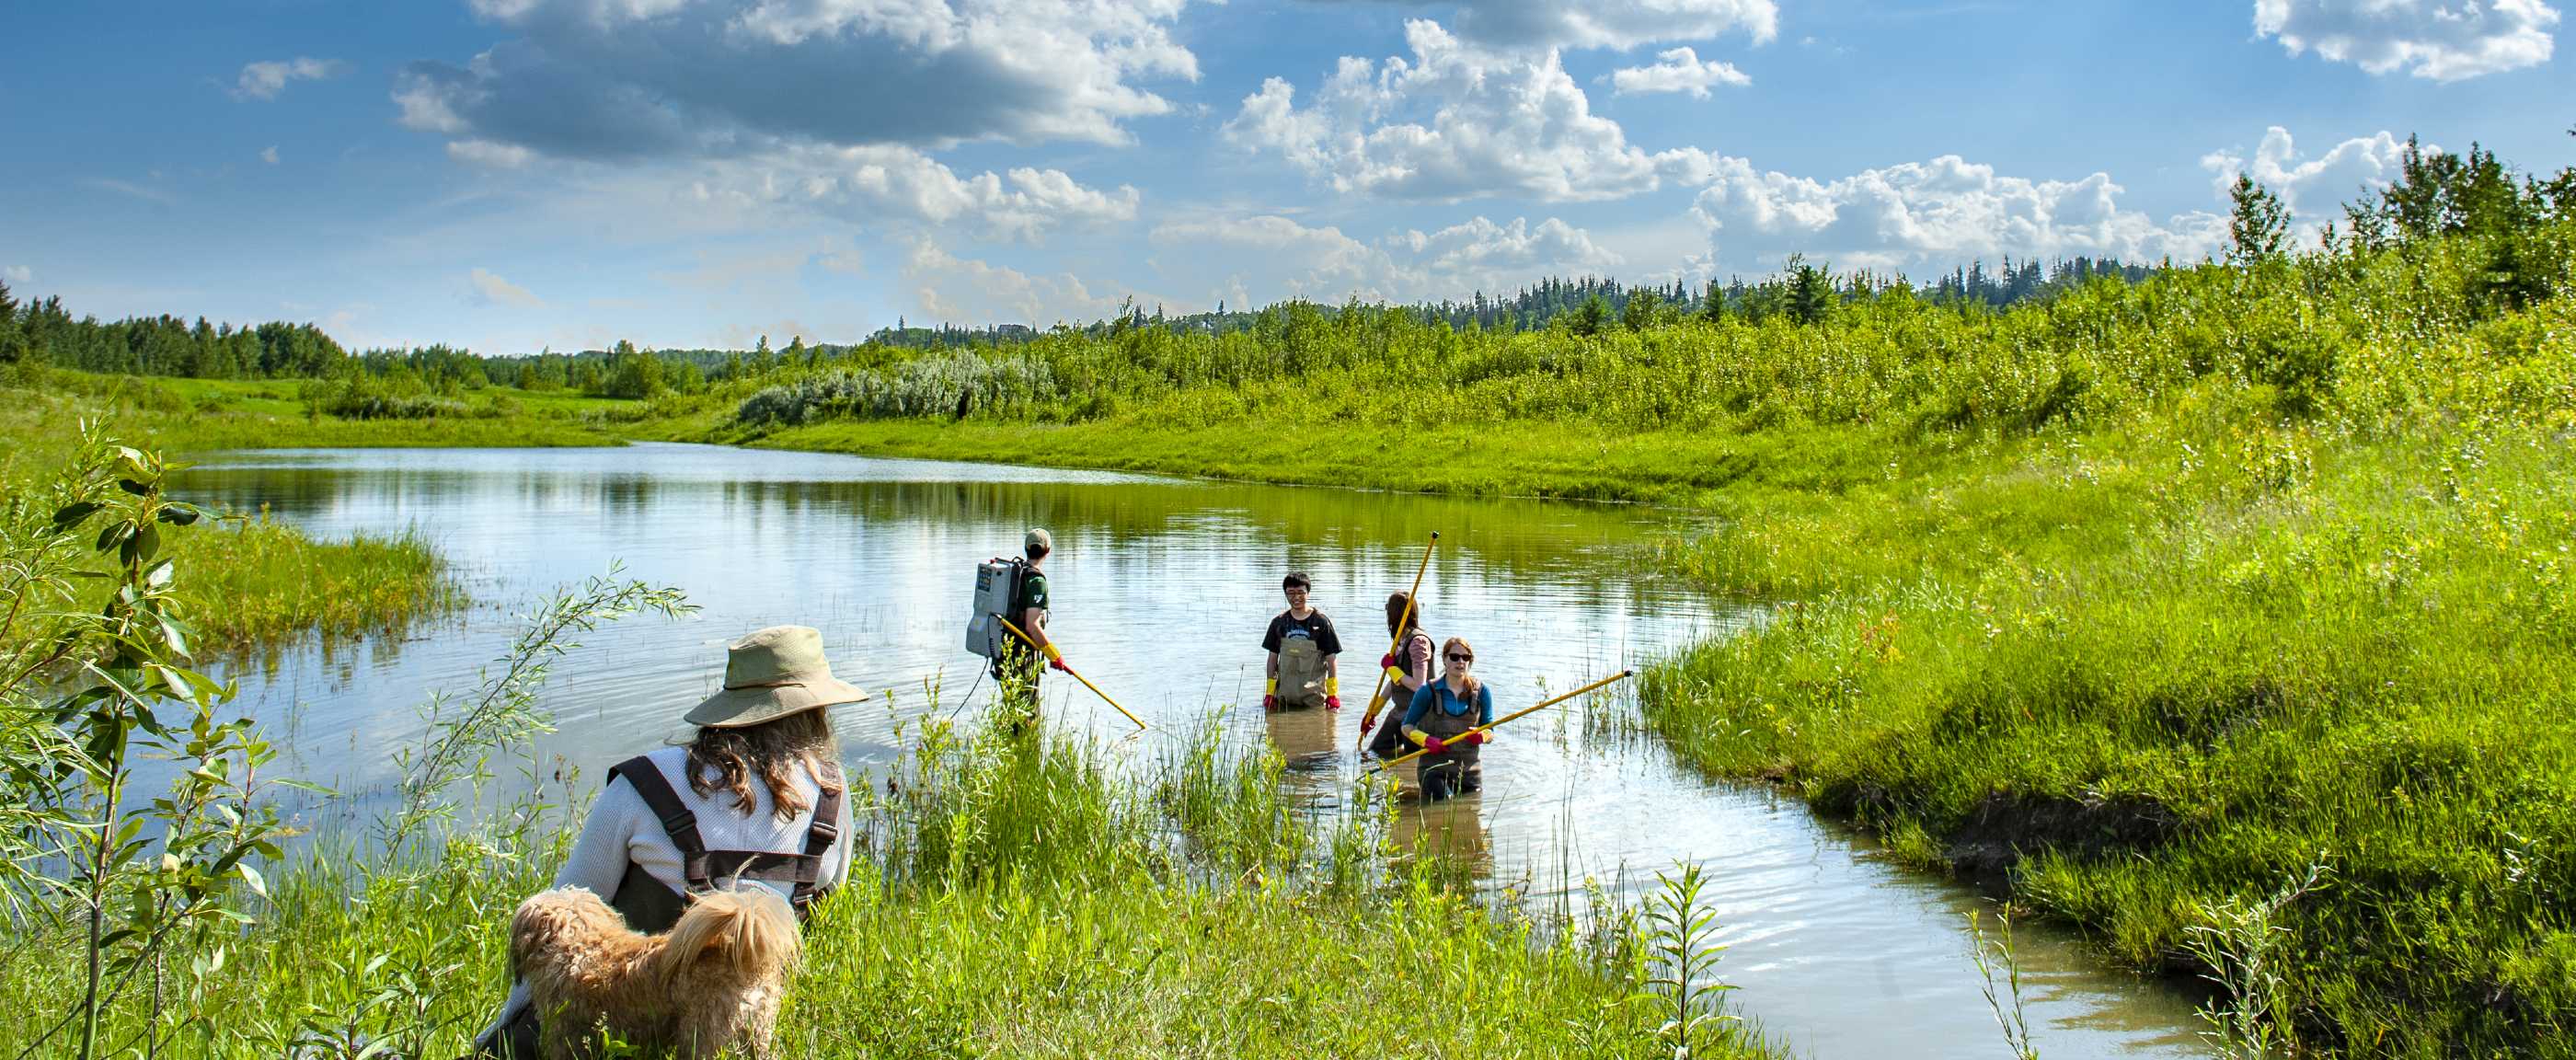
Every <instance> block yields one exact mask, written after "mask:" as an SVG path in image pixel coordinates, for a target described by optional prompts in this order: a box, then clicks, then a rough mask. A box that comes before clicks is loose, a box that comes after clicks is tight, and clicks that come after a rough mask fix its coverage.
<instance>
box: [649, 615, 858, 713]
mask: <svg viewBox="0 0 2576 1060" xmlns="http://www.w3.org/2000/svg"><path fill="white" fill-rule="evenodd" d="M867 698H868V694H867V692H866V691H864V690H862V689H861V688H859V686H857V685H854V684H851V683H849V682H847V681H843V680H841V679H839V678H837V677H834V676H832V664H831V663H830V662H828V661H826V660H825V659H824V658H823V634H822V633H821V632H820V631H817V630H815V629H814V628H813V627H811V626H771V627H769V628H768V629H764V630H761V631H759V632H757V633H754V634H752V635H750V636H748V637H744V638H742V639H741V640H738V641H735V642H733V643H732V644H728V645H726V646H725V683H724V691H721V692H718V693H716V694H714V695H712V696H708V697H707V698H706V701H705V702H702V703H699V704H698V705H697V706H696V707H695V708H693V709H691V710H690V711H689V716H688V718H687V719H686V720H687V721H688V723H689V724H691V725H698V726H703V727H706V728H710V729H739V728H743V727H746V726H751V725H758V724H761V723H762V722H768V721H776V720H778V719H780V718H784V717H786V716H788V715H790V714H801V713H804V712H806V711H809V710H819V709H821V708H824V707H830V706H838V705H840V704H843V703H857V702H860V701H863V700H865V699H867Z"/></svg>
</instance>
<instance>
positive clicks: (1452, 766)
mask: <svg viewBox="0 0 2576 1060" xmlns="http://www.w3.org/2000/svg"><path fill="white" fill-rule="evenodd" d="M1432 696H1433V701H1432V704H1431V709H1429V710H1426V711H1423V712H1422V724H1421V726H1420V727H1421V729H1422V731H1423V733H1424V734H1426V735H1430V736H1437V737H1439V738H1441V739H1442V740H1455V739H1457V738H1458V737H1460V736H1464V735H1466V733H1467V730H1469V729H1472V728H1475V727H1476V708H1475V704H1473V703H1469V704H1468V705H1467V709H1465V710H1462V711H1459V712H1458V713H1456V714H1454V715H1453V714H1451V713H1449V711H1448V710H1447V709H1446V706H1447V704H1446V703H1445V702H1443V701H1445V700H1449V694H1448V692H1447V690H1446V689H1442V690H1440V691H1435V692H1433V693H1432ZM1482 750H1484V746H1483V745H1481V744H1472V743H1470V744H1457V745H1454V746H1450V747H1446V748H1443V749H1442V750H1441V752H1440V753H1439V754H1436V755H1424V756H1422V757H1421V758H1420V759H1419V760H1418V761H1419V762H1420V763H1421V771H1420V772H1419V773H1418V774H1416V775H1417V776H1419V777H1420V778H1421V780H1422V797H1423V798H1425V799H1432V800H1439V799H1445V798H1448V797H1449V796H1452V795H1465V794H1469V793H1471V792H1474V791H1475V790H1476V789H1478V788H1481V787H1483V786H1484V781H1485V776H1484V773H1483V771H1482V770H1481V769H1480V768H1479V767H1478V765H1477V762H1476V760H1477V752H1479V751H1482Z"/></svg>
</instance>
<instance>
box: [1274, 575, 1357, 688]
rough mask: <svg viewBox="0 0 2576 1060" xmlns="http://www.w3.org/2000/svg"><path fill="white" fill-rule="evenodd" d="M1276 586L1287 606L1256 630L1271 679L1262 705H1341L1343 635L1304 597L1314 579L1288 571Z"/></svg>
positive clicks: (1331, 621) (1311, 586)
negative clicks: (1262, 630)
mask: <svg viewBox="0 0 2576 1060" xmlns="http://www.w3.org/2000/svg"><path fill="white" fill-rule="evenodd" d="M1279 589H1280V592H1282V593H1284V594H1286V595H1287V597H1288V609H1287V610H1285V611H1282V612H1280V613H1279V614H1278V616H1277V617H1274V618H1272V619H1271V620H1270V630H1269V632H1267V633H1264V634H1262V636H1261V648H1262V650H1264V651H1267V652H1269V653H1270V663H1269V667H1268V673H1269V679H1270V680H1269V684H1268V686H1267V688H1266V689H1265V690H1264V691H1263V693H1262V696H1261V708H1262V709H1263V710H1293V709H1300V708H1305V707H1315V706H1320V707H1323V708H1324V709H1326V710H1340V709H1342V689H1341V676H1340V673H1339V670H1338V665H1337V663H1336V662H1335V657H1336V656H1339V655H1340V654H1341V653H1342V638H1341V637H1340V636H1339V635H1337V634H1335V633H1334V632H1333V620H1332V619H1330V618H1326V617H1324V613H1323V612H1321V611H1318V610H1316V609H1315V608H1314V607H1313V606H1312V605H1310V604H1308V603H1307V602H1306V597H1307V594H1308V593H1310V592H1312V591H1313V589H1314V582H1313V581H1312V580H1310V579H1308V578H1307V577H1306V576H1305V575H1304V574H1302V573H1297V572H1293V571H1292V572H1290V573H1289V575H1288V577H1286V578H1284V579H1282V580H1281V581H1280V583H1279Z"/></svg>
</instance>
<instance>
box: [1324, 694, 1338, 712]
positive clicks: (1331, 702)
mask: <svg viewBox="0 0 2576 1060" xmlns="http://www.w3.org/2000/svg"><path fill="white" fill-rule="evenodd" d="M1324 709H1325V710H1340V709H1342V697H1340V696H1325V697H1324Z"/></svg>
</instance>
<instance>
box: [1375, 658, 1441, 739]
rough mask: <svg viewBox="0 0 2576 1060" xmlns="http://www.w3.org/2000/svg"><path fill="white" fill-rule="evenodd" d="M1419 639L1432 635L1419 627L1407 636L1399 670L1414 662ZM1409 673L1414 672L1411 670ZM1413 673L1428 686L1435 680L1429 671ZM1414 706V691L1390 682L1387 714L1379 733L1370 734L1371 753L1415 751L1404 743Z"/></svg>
mask: <svg viewBox="0 0 2576 1060" xmlns="http://www.w3.org/2000/svg"><path fill="white" fill-rule="evenodd" d="M1417 640H1418V641H1423V642H1425V643H1426V644H1428V643H1429V642H1430V640H1431V634H1428V633H1425V632H1423V631H1421V630H1418V629H1417V630H1414V631H1413V635H1412V636H1409V637H1406V638H1404V643H1403V644H1401V645H1399V646H1397V647H1396V649H1395V668H1396V669H1399V670H1404V669H1406V666H1405V664H1407V663H1410V662H1412V661H1413V642H1415V641H1417ZM1423 654H1424V655H1426V656H1429V655H1432V654H1434V653H1433V652H1429V651H1426V652H1424V653H1423ZM1407 672H1408V673H1410V671H1409V670H1408V671H1407ZM1412 676H1413V678H1414V679H1415V680H1417V681H1420V682H1422V683H1423V684H1424V685H1426V686H1428V685H1429V684H1430V683H1431V675H1430V674H1429V673H1428V672H1424V673H1418V674H1412ZM1412 706H1413V693H1411V692H1408V691H1405V689H1404V685H1402V684H1401V683H1398V682H1394V681H1389V682H1387V703H1386V713H1385V714H1384V715H1381V720H1380V721H1379V722H1378V723H1377V734H1376V735H1374V736H1371V737H1369V746H1368V749H1369V753H1370V754H1373V755H1376V756H1378V757H1379V758H1381V759H1384V758H1394V757H1397V756H1399V755H1402V754H1403V753H1404V752H1406V751H1409V750H1412V748H1410V747H1407V746H1405V743H1404V712H1405V711H1406V710H1407V709H1410V708H1411V707H1412Z"/></svg>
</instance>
